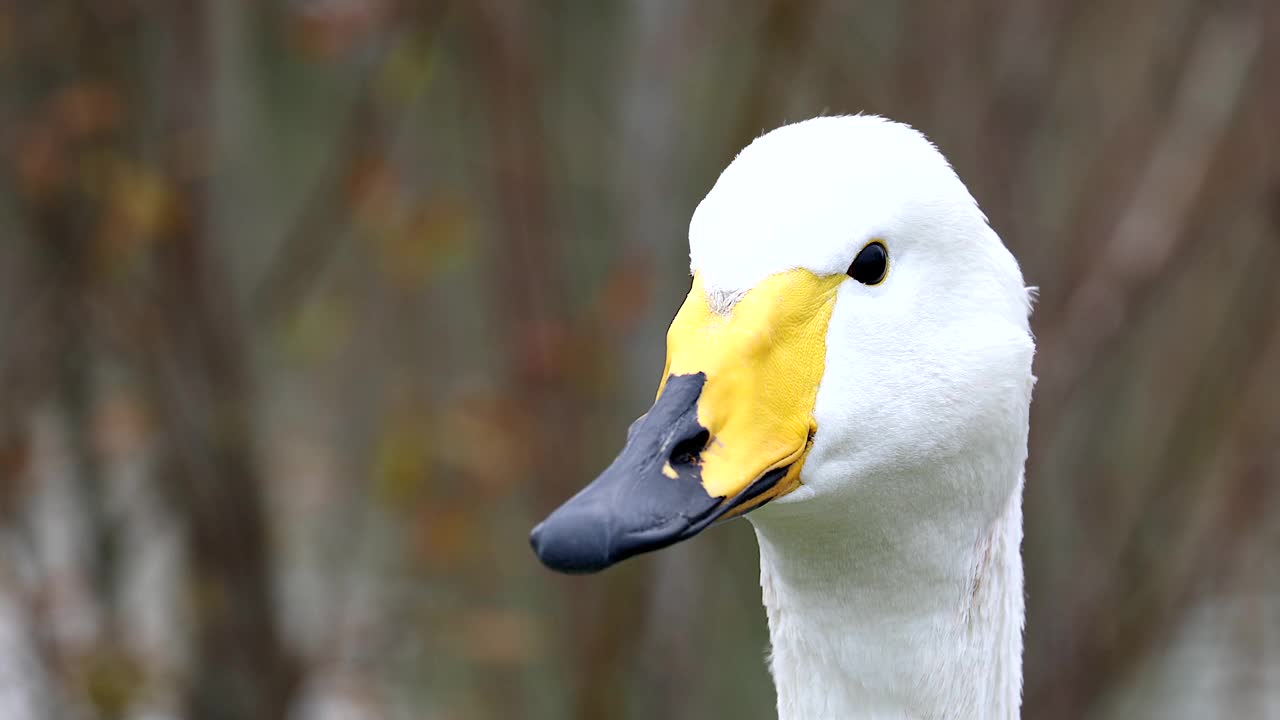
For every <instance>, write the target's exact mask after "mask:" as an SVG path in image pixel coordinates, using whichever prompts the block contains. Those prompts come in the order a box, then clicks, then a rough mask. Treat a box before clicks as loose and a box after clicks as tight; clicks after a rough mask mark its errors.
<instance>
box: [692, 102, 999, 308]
mask: <svg viewBox="0 0 1280 720" xmlns="http://www.w3.org/2000/svg"><path fill="white" fill-rule="evenodd" d="M970 224H971V225H974V226H975V227H977V226H985V218H984V217H983V216H982V213H981V211H979V210H978V208H977V206H976V204H975V203H974V201H973V198H972V196H971V195H969V192H968V191H967V190H966V189H965V187H964V185H963V184H962V183H961V182H960V181H959V179H958V178H957V177H956V175H955V173H954V172H953V171H952V170H951V167H950V166H949V165H948V164H947V161H946V159H945V158H943V156H942V155H941V154H940V153H939V152H938V151H937V149H936V148H934V146H933V145H932V144H931V143H930V142H929V141H928V140H927V139H925V137H924V136H923V135H921V134H920V133H919V132H917V131H915V130H914V129H912V128H910V127H908V126H906V125H902V124H899V123H894V122H890V121H888V120H884V119H882V118H878V117H872V116H845V117H822V118H815V119H812V120H807V121H804V122H800V123H796V124H794V125H788V126H785V127H782V128H779V129H777V130H774V131H772V132H770V133H767V134H765V135H763V136H761V137H760V138H758V139H756V140H755V142H753V143H751V145H749V146H748V147H747V148H746V149H744V150H743V151H742V152H741V153H740V154H739V155H738V157H737V158H736V159H734V161H733V162H732V163H731V164H730V165H729V167H728V168H726V169H725V171H724V172H723V173H722V174H721V176H720V178H719V180H717V181H716V184H715V186H714V187H713V188H712V189H711V192H710V193H708V194H707V196H706V198H704V199H703V201H702V203H701V204H699V206H698V208H697V210H696V211H695V212H694V215H693V219H692V221H691V222H690V225H689V250H690V265H691V269H692V270H693V271H694V272H697V273H699V274H700V275H701V276H702V277H703V278H704V281H705V282H706V284H707V289H708V291H711V292H717V291H718V292H726V293H731V292H734V291H742V290H746V289H749V288H751V287H753V286H754V285H755V284H756V283H758V282H759V281H760V280H762V279H764V278H765V277H768V276H770V275H773V274H775V273H779V272H783V271H785V270H790V269H793V268H804V269H806V270H809V271H810V272H812V273H814V274H816V275H830V274H835V273H842V272H844V270H845V269H846V268H847V267H848V265H849V262H850V261H851V260H852V258H853V254H854V253H856V252H857V250H858V249H860V248H861V246H862V245H863V244H864V243H865V242H866V241H868V240H870V239H872V238H881V237H887V238H893V237H894V236H902V235H912V236H916V237H918V236H920V235H922V234H927V233H922V232H921V231H922V229H923V230H927V229H928V228H930V227H938V226H951V227H955V226H957V225H970ZM904 239H905V238H904Z"/></svg>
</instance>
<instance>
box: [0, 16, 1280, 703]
mask: <svg viewBox="0 0 1280 720" xmlns="http://www.w3.org/2000/svg"><path fill="white" fill-rule="evenodd" d="M1277 68H1280V3H1276V2H1267V1H1266V0H1253V1H1249V0H1238V1H1234V2H1227V3H1209V2H1167V1H1164V0H1123V1H1122V2H1110V1H1103V0H1085V1H1082V2H1063V1H1062V0H1032V1H1029V2H1013V1H1012V0H975V1H973V2H946V1H945V0H912V1H910V2H904V3H870V2H840V1H837V0H749V1H747V2H729V1H728V0H711V1H710V2H700V3H681V2H676V0H630V1H627V2H615V3H568V2H551V3H541V4H537V3H527V2H505V1H499V0H476V1H475V2H457V3H450V2H429V3H411V2H403V1H402V0H296V1H294V2H289V3H271V2H266V3H250V2H245V0H221V1H219V2H210V1H208V0H203V1H202V0H175V1H174V2H147V1H146V0H95V1H94V2H76V1H73V0H38V1H37V0H0V670H2V672H0V716H3V717H6V718H10V717H12V718H23V717H30V718H35V717H86V718H89V717H101V718H121V717H144V716H145V717H189V718H193V719H201V718H233V717H234V718H246V719H255V720H256V719H263V718H280V717H286V716H288V717H295V718H384V717H385V718H438V719H441V720H445V719H461V718H513V717H528V718H561V717H574V718H582V719H584V720H586V719H593V718H615V717H655V716H661V717H666V718H671V719H672V720H676V719H678V718H695V717H743V718H767V717H773V695H772V692H773V691H772V686H771V684H770V682H769V679H768V677H767V674H766V671H765V668H764V656H765V653H766V632H765V627H764V617H763V613H762V612H761V611H760V608H759V588H758V586H757V582H756V575H755V573H756V572H757V569H756V567H755V562H756V560H755V555H754V543H753V541H752V539H751V537H750V533H749V531H748V530H747V529H746V528H745V527H744V524H742V523H731V524H729V525H726V526H725V527H724V528H722V529H718V530H716V531H715V532H713V533H710V534H708V535H707V536H706V537H701V538H699V539H698V540H697V541H696V542H693V543H688V544H684V545H681V546H678V547H675V548H672V549H670V550H669V551H666V552H664V553H661V554H658V555H655V556H653V557H644V558H639V559H637V560H635V561H632V562H630V563H628V564H626V565H624V566H622V567H619V568H617V569H615V570H611V571H610V572H608V573H606V574H604V575H602V576H598V577H592V578H566V577H558V576H552V575H550V574H549V573H547V572H545V571H543V570H542V569H541V568H539V567H538V566H537V565H536V562H535V561H534V559H533V557H532V554H531V553H530V552H529V551H528V549H527V543H526V533H527V531H528V529H529V527H530V526H531V525H532V524H533V522H534V521H535V520H536V519H538V518H539V517H541V516H542V515H543V514H544V513H545V512H546V511H547V510H549V509H550V508H551V507H553V506H554V505H555V504H556V503H557V502H558V501H559V500H561V499H563V498H564V497H567V496H568V494H569V493H571V492H572V491H573V490H574V489H576V488H577V487H579V486H580V485H582V484H583V483H585V482H586V481H587V480H588V479H589V478H590V477H591V476H592V474H593V472H594V471H596V470H597V469H599V468H601V467H603V466H604V465H605V464H606V463H607V462H608V460H609V459H610V457H611V455H612V452H613V451H614V450H615V449H616V447H617V446H618V444H619V443H620V441H621V439H622V437H623V436H624V433H625V428H626V426H627V424H628V422H629V421H630V419H631V418H633V417H634V416H636V415H638V414H639V413H640V412H642V411H643V410H644V408H645V407H646V405H647V403H648V402H649V401H650V400H651V399H652V392H653V389H654V386H655V382H656V380H657V373H658V370H659V368H661V364H662V355H663V342H662V339H663V333H664V329H665V325H666V322H667V321H668V320H669V319H670V317H671V315H672V314H673V312H674V310H675V308H676V307H677V305H678V303H679V302H680V300H681V299H682V297H683V295H684V292H685V288H686V283H687V256H686V248H685V230H686V225H687V222H688V218H689V215H690V213H691V212H692V210H693V208H694V206H695V205H696V203H697V202H698V200H699V199H700V198H701V196H702V195H703V194H704V193H705V192H706V190H707V189H708V188H709V187H710V186H711V184H712V183H713V182H714V180H715V178H716V176H717V174H718V172H719V171H720V169H721V168H722V167H723V166H724V164H725V163H726V162H727V161H728V160H729V159H731V158H732V157H733V155H734V153H736V152H737V150H738V149H739V148H741V147H742V146H743V145H744V144H746V143H747V142H749V141H750V140H751V139H752V138H753V137H755V136H757V135H759V134H760V133H761V132H763V131H765V130H767V129H769V128H772V127H775V126H777V125H779V124H782V123H784V122H787V121H793V120H797V119H800V118H804V117H809V116H812V115H817V114H834V113H852V112H873V113H878V114H884V115H887V116H890V117H893V118H895V119H898V120H901V121H905V122H908V123H911V124H913V125H915V126H916V127H918V128H920V129H921V130H923V131H924V132H926V134H928V135H929V136H930V137H931V138H932V139H933V140H934V141H935V142H936V143H937V144H938V145H939V147H940V148H941V149H942V150H943V151H944V152H945V153H946V154H947V155H948V157H949V158H950V159H951V161H952V162H953V164H954V165H955V167H956V168H957V171H958V172H959V174H960V175H961V177H962V178H964V179H965V180H966V182H967V183H968V184H969V186H970V188H971V189H972V191H973V192H974V194H975V196H976V197H977V198H978V200H979V202H980V203H981V204H982V206H983V207H984V209H985V210H986V211H987V213H988V215H989V216H990V218H991V221H992V224H993V226H994V227H995V228H996V229H997V231H999V232H1000V233H1001V235H1002V237H1003V238H1004V239H1005V241H1006V243H1007V244H1008V245H1009V246H1010V247H1011V248H1012V249H1013V250H1014V252H1015V254H1016V255H1017V256H1018V257H1019V259H1020V261H1021V263H1022V265H1023V269H1024V272H1025V274H1026V276H1027V278H1028V282H1030V283H1032V284H1034V285H1037V286H1039V288H1040V302H1039V306H1038V310H1037V313H1036V316H1035V318H1034V325H1035V328H1036V332H1037V335H1038V339H1039V345H1040V352H1039V356H1038V359H1037V373H1038V375H1039V376H1040V384H1039V386H1038V389H1037V400H1036V404H1035V406H1034V408H1033V412H1034V418H1033V437H1032V456H1031V461H1030V466H1029V468H1028V486H1027V496H1026V518H1027V535H1026V543H1025V556H1026V563H1027V575H1028V594H1029V603H1028V604H1029V608H1030V615H1029V619H1028V628H1027V678H1026V688H1027V700H1026V711H1025V716H1026V717H1034V718H1081V717H1091V718H1111V717H1126V718H1128V717H1153V718H1154V717H1162V718H1164V717H1197V718H1198V717H1208V716H1222V717H1227V716H1229V717H1268V716H1273V715H1274V714H1276V713H1280V680H1278V679H1277V678H1280V659H1278V658H1280V652H1278V651H1277V647H1278V646H1277V641H1276V638H1277V636H1278V635H1280V570H1278V569H1277V568H1276V566H1275V564H1274V561H1273V560H1271V559H1270V557H1271V555H1272V554H1273V549H1274V547H1276V545H1277V542H1278V541H1280V509H1278V508H1277V499H1276V497H1275V494H1274V493H1272V492H1271V490H1272V489H1273V487H1274V485H1275V481H1276V478H1277V476H1278V471H1277V467H1278V465H1277V463H1278V462H1280V457H1278V454H1280V383H1277V382H1275V379H1274V378H1276V377H1280V289H1277V284H1276V283H1275V277H1276V276H1277V271H1278V270H1280V140H1278V139H1277V135H1276V128H1277V127H1280V93H1277V92H1276V82H1275V80H1276V70H1277Z"/></svg>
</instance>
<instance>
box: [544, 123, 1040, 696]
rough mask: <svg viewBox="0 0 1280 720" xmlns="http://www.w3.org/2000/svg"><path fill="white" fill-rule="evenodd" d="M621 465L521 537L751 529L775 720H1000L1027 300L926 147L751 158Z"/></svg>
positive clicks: (651, 546)
mask: <svg viewBox="0 0 1280 720" xmlns="http://www.w3.org/2000/svg"><path fill="white" fill-rule="evenodd" d="M689 258H690V270H691V273H692V288H691V289H690V291H689V295H688V297H687V299H686V300H685V302H684V304H683V306H682V307H681V308H680V309H679V311H678V312H677V314H676V316H675V319H674V320H673V321H672V324H671V328H670V330H669V331H668V335H667V360H666V367H665V368H664V370H663V373H662V376H661V380H660V385H659V389H658V394H657V398H656V400H655V402H654V404H653V406H652V407H651V408H650V409H649V411H648V412H647V413H645V414H644V415H643V416H641V417H640V418H639V419H638V420H636V421H635V423H634V424H633V425H632V426H631V428H630V430H629V431H628V434H627V440H626V443H625V445H624V447H623V449H622V450H621V452H620V454H619V455H618V456H617V459H615V460H614V461H613V463H612V464H611V465H610V466H609V467H608V468H607V469H606V470H605V471H604V472H603V473H601V475H600V476H599V477H598V478H597V479H595V480H594V481H593V482H592V483H590V484H589V485H587V486H586V487H585V488H584V489H583V490H582V491H581V492H579V493H578V494H576V495H574V496H573V497H572V498H571V499H569V500H568V501H567V502H565V503H564V504H563V505H562V506H560V507H559V508H558V509H556V510H555V511H554V512H552V513H551V514H550V515H549V516H548V517H547V518H546V519H545V520H544V521H543V522H542V523H540V524H539V525H538V526H537V527H535V528H534V530H533V532H532V534H531V537H530V541H531V544H532V545H533V548H534V551H535V552H536V554H537V556H538V557H539V558H540V560H541V561H542V562H543V563H544V564H545V565H546V566H548V567H550V568H552V569H554V570H559V571H562V572H569V573H585V572H595V571H598V570H601V569H603V568H606V567H608V566H609V565H612V564H613V563H616V562H618V561H620V560H622V559H625V558H627V557H630V556H633V555H635V554H637V553H642V552H647V551H650V550H656V549H659V548H662V547H665V546H668V545H670V544H672V543H675V542H679V541H681V540H685V539H687V538H689V537H691V536H693V535H695V534H697V533H698V532H700V531H702V530H703V529H705V528H707V527H708V526H710V525H712V524H715V523H718V522H722V521H724V520H726V519H729V518H733V517H737V516H739V515H746V517H747V519H748V520H749V521H750V522H751V524H752V526H753V527H754V530H755V534H756V538H757V541H758V543H759V548H760V585H761V590H762V596H763V604H764V607H765V611H766V615H767V618H768V625H769V637H770V645H771V652H770V655H769V666H770V671H771V674H772V676H773V680H774V684H775V686H776V689H777V712H778V716H779V718H781V719H782V720H818V719H822V718H839V719H842V720H845V719H849V718H875V719H877V720H880V719H885V718H895V719H896V718H1015V717H1017V716H1018V715H1019V711H1020V704H1021V693H1022V671H1021V663H1022V628H1023V618H1024V601H1023V575H1022V559H1021V554H1020V552H1021V551H1020V547H1021V542H1022V487H1023V466H1024V464H1025V460H1026V456H1027V432H1028V414H1029V407H1030V402H1031V393H1032V386H1033V384H1034V382H1035V378H1034V376H1033V375H1032V369H1031V364H1032V355H1033V352H1034V340H1033V337H1032V334H1031V331H1030V328H1029V316H1030V312H1031V301H1032V296H1031V291H1030V289H1028V288H1026V287H1025V286H1024V284H1023V279H1022V274H1021V271H1020V270H1019V267H1018V264H1017V262H1016V260H1015V259H1014V257H1013V255H1012V254H1011V253H1010V252H1009V251H1008V250H1007V249H1006V248H1005V246H1004V245H1003V243H1002V242H1001V240H1000V238H999V237H998V236H997V235H996V233H995V232H994V231H993V230H992V229H991V227H990V226H989V224H988V222H987V218H986V216H985V215H984V214H983V213H982V211H981V210H980V209H979V208H978V205H977V203H976V201H975V200H974V198H973V196H972V195H971V194H970V193H969V191H968V190H967V189H966V187H965V185H964V184H963V183H962V182H961V181H960V179H959V178H958V177H957V176H956V173H955V172H954V171H953V170H952V168H951V166H950V165H949V164H948V162H947V160H946V159H945V158H944V157H943V156H942V154H941V153H940V152H939V151H938V150H937V149H936V148H935V147H934V146H933V145H932V144H931V143H930V142H929V141H928V140H927V139H926V138H925V137H924V136H923V135H922V134H920V133H919V132H917V131H916V130H914V129H913V128H911V127H909V126H907V125H903V124H899V123H896V122H892V121H889V120H886V119H883V118H880V117H875V116H865V115H859V116H841V117H820V118H815V119H811V120H806V121H803V122H799V123H796V124H793V125H787V126H784V127H781V128H779V129H776V130H773V131H772V132H769V133H767V134H765V135H763V136H761V137H759V138H758V139H756V140H755V141H754V142H752V143H751V144H750V145H749V146H747V147H746V148H745V149H744V150H743V151H742V152H741V153H740V154H739V155H738V156H737V157H736V158H735V159H734V160H733V162H732V163H731V164H730V165H729V166H728V167H727V168H726V169H725V170H724V172H723V173H722V174H721V175H720V177H719V179H718V180H717V182H716V183H715V185H714V187H713V188H712V189H711V191H710V192H709V193H708V194H707V196H706V197H705V198H704V199H703V200H702V202H701V203H700V204H699V205H698V207H697V209H696V210H695V212H694V214H693V218H692V220H691V222H690V225H689Z"/></svg>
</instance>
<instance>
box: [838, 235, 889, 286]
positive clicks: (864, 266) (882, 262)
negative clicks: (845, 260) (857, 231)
mask: <svg viewBox="0 0 1280 720" xmlns="http://www.w3.org/2000/svg"><path fill="white" fill-rule="evenodd" d="M888 269H889V251H888V250H886V249H885V247H884V244H883V243H880V242H873V243H871V244H869V245H867V246H866V247H864V248H862V251H861V252H859V253H858V257H856V258H854V259H853V262H852V263H850V264H849V269H848V270H847V271H846V274H848V276H849V277H851V278H853V279H854V280H857V281H858V282H860V283H862V284H863V285H878V284H879V283H880V282H881V281H882V280H884V274H885V272H886V271H887V270H888Z"/></svg>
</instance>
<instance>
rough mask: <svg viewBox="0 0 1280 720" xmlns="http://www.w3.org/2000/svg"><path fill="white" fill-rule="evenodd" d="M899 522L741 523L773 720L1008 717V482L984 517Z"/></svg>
mask: <svg viewBox="0 0 1280 720" xmlns="http://www.w3.org/2000/svg"><path fill="white" fill-rule="evenodd" d="M992 515H995V517H994V518H992ZM879 517H881V518H883V517H886V515H884V514H880V515H879ZM890 517H895V516H890ZM903 517H904V514H901V513H899V514H896V519H891V520H890V521H887V522H884V523H883V524H882V525H880V526H877V525H875V523H874V520H872V521H871V522H868V520H869V518H867V517H858V516H857V515H856V513H854V514H851V515H848V516H845V517H843V518H827V519H824V518H815V517H812V516H805V515H801V514H788V513H787V512H782V513H774V514H772V515H767V516H764V517H762V518H760V519H759V520H756V519H753V524H754V525H755V526H756V534H757V538H758V539H759V543H760V564H761V577H760V583H761V588H762V591H763V600H764V605H765V609H766V612H767V614H768V619H769V634H770V640H771V644H772V653H771V658H770V669H771V671H772V673H773V677H774V683H775V685H776V687H777V691H778V714H779V717H780V719H781V720H799V719H801V718H805V719H807V720H816V719H821V718H875V719H877V720H880V719H884V718H998V719H1005V718H1017V717H1018V714H1019V706H1020V704H1021V691H1022V672H1021V668H1022V626H1023V618H1024V604H1023V576H1022V559H1021V553H1020V546H1021V542H1022V480H1021V478H1020V477H1019V479H1018V481H1017V483H1016V486H1015V487H1014V490H1013V492H1012V494H1011V495H1010V496H1009V497H1008V498H1007V499H1006V500H1005V501H1004V502H1003V507H1002V508H1000V510H999V511H998V512H996V513H992V512H991V511H988V512H987V513H986V517H985V518H983V517H982V513H981V511H980V510H977V509H975V508H967V509H959V510H956V511H955V512H953V513H950V514H948V515H946V516H934V517H931V518H930V517H924V518H919V519H914V518H913V521H914V522H915V523H916V524H915V525H912V526H908V524H907V522H906V521H905V520H903ZM905 517H911V516H910V515H905ZM850 524H853V525H856V526H853V527H851V526H850ZM966 528H967V529H966ZM974 528H976V530H975V529H974Z"/></svg>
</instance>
